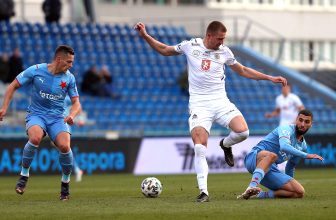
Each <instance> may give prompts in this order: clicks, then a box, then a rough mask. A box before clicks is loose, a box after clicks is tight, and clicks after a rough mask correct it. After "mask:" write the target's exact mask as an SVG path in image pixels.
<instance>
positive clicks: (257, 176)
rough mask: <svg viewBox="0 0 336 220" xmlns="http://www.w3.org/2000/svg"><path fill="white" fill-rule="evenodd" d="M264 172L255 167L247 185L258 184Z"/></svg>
mask: <svg viewBox="0 0 336 220" xmlns="http://www.w3.org/2000/svg"><path fill="white" fill-rule="evenodd" d="M264 176H265V172H264V171H263V170H262V169H260V168H256V169H255V170H254V172H253V176H252V180H251V182H250V185H249V187H256V186H258V185H259V184H260V181H261V180H262V179H263V178H264Z"/></svg>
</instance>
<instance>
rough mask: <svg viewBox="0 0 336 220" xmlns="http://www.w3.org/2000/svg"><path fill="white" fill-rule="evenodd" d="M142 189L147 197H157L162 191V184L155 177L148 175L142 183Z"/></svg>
mask: <svg viewBox="0 0 336 220" xmlns="http://www.w3.org/2000/svg"><path fill="white" fill-rule="evenodd" d="M141 191H142V194H144V196H146V197H150V198H156V197H158V196H159V195H160V193H161V192H162V184H161V182H160V180H158V179H157V178H155V177H147V178H146V179H144V180H143V181H142V183H141Z"/></svg>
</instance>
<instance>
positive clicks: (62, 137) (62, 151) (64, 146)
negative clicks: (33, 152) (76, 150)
mask: <svg viewBox="0 0 336 220" xmlns="http://www.w3.org/2000/svg"><path fill="white" fill-rule="evenodd" d="M54 142H55V145H56V146H57V148H58V149H59V162H60V165H61V167H62V179H61V182H62V183H61V195H60V200H68V199H69V195H70V192H69V182H70V175H71V171H72V168H73V154H72V151H71V148H70V134H69V133H67V132H61V133H59V134H58V135H57V137H56V139H55V141H54Z"/></svg>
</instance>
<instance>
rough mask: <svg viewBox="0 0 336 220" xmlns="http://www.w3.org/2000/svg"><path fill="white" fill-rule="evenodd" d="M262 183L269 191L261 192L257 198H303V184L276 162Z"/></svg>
mask: <svg viewBox="0 0 336 220" xmlns="http://www.w3.org/2000/svg"><path fill="white" fill-rule="evenodd" d="M261 184H262V185H263V186H265V187H267V188H268V189H270V190H269V191H266V192H260V193H259V194H258V196H257V198H260V199H265V198H301V197H302V196H303V194H304V188H303V187H302V185H301V184H300V183H299V182H298V181H296V180H295V179H293V178H292V177H291V176H289V175H287V174H285V173H283V172H281V171H280V170H279V169H278V167H277V166H276V165H275V164H272V166H271V168H270V170H269V171H268V172H267V174H266V175H265V177H264V178H263V180H262V181H261Z"/></svg>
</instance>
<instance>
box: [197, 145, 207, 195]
mask: <svg viewBox="0 0 336 220" xmlns="http://www.w3.org/2000/svg"><path fill="white" fill-rule="evenodd" d="M205 154H206V147H205V146H203V145H202V144H195V171H196V174H197V183H198V188H199V190H200V191H201V192H204V193H206V194H207V195H209V193H208V183H207V181H208V172H209V171H208V163H207V161H206V157H205Z"/></svg>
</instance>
